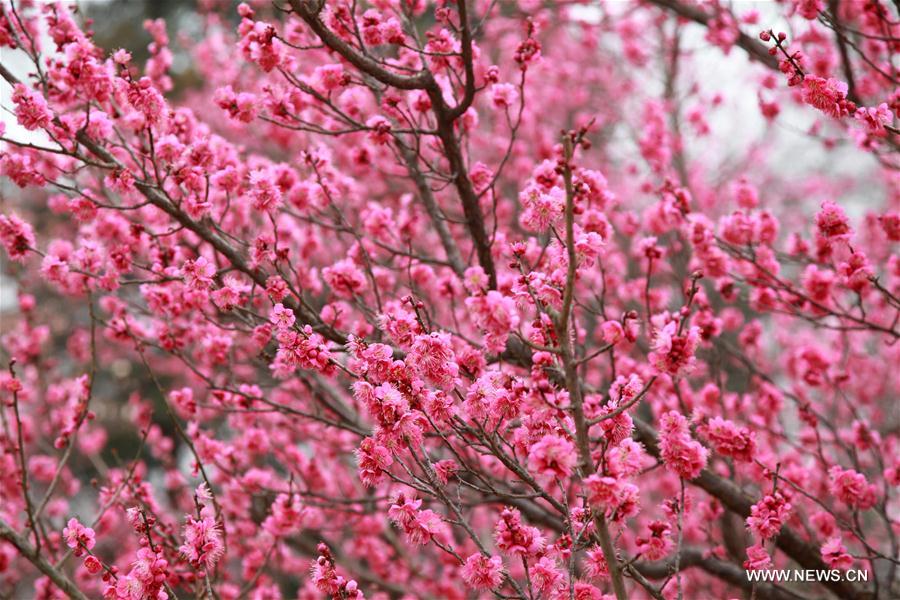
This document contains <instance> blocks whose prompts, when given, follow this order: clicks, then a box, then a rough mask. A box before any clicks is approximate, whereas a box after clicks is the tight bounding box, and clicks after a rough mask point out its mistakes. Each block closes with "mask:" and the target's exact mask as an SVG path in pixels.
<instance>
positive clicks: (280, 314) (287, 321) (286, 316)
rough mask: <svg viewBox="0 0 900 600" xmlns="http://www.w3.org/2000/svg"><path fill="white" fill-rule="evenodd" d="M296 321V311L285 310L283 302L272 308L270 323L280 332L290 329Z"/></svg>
mask: <svg viewBox="0 0 900 600" xmlns="http://www.w3.org/2000/svg"><path fill="white" fill-rule="evenodd" d="M296 320H297V317H295V316H294V311H292V310H291V309H289V308H285V306H284V305H283V304H282V303H281V302H279V303H277V304H276V305H275V306H274V307H272V313H271V316H270V317H269V321H270V322H271V323H272V324H273V325H274V326H275V328H276V329H277V330H278V331H284V330H285V329H290V328H291V327H292V326H293V325H294V322H295V321H296Z"/></svg>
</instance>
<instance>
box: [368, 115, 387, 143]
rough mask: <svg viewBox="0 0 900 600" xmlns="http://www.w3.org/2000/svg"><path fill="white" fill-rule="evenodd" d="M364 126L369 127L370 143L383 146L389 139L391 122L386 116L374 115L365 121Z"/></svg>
mask: <svg viewBox="0 0 900 600" xmlns="http://www.w3.org/2000/svg"><path fill="white" fill-rule="evenodd" d="M366 127H367V128H368V129H369V139H370V140H372V143H374V144H376V145H379V146H384V145H385V144H387V143H388V142H390V141H391V122H390V121H388V120H387V119H386V118H384V117H382V116H380V115H376V116H374V117H371V118H370V119H369V120H368V121H366Z"/></svg>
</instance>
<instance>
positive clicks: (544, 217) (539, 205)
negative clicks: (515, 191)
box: [519, 185, 566, 232]
mask: <svg viewBox="0 0 900 600" xmlns="http://www.w3.org/2000/svg"><path fill="white" fill-rule="evenodd" d="M519 202H521V203H522V206H523V207H524V209H525V210H524V211H523V212H522V217H521V219H520V221H521V223H522V227H524V228H525V229H527V230H529V231H535V232H543V231H546V230H547V228H548V227H550V226H551V225H555V224H556V223H558V222H559V221H560V220H561V219H562V216H563V212H564V211H565V208H566V194H565V192H564V191H563V190H562V189H561V188H559V187H553V188H551V189H550V190H549V191H547V192H544V191H542V190H541V189H539V188H538V187H537V186H534V185H531V186H529V187H527V188H525V190H523V191H522V192H521V193H520V194H519Z"/></svg>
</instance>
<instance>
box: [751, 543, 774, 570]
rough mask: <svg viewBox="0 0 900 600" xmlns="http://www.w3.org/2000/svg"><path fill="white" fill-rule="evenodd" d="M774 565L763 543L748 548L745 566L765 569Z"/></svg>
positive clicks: (752, 568) (753, 568)
mask: <svg viewBox="0 0 900 600" xmlns="http://www.w3.org/2000/svg"><path fill="white" fill-rule="evenodd" d="M771 567H772V559H771V558H770V557H769V553H768V552H766V549H765V548H763V546H762V544H754V545H753V546H750V547H749V548H747V560H745V561H744V568H745V569H749V570H751V571H764V570H766V569H769V568H771Z"/></svg>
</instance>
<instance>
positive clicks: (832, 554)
mask: <svg viewBox="0 0 900 600" xmlns="http://www.w3.org/2000/svg"><path fill="white" fill-rule="evenodd" d="M821 553H822V560H824V561H825V563H826V564H827V565H828V566H829V567H831V568H832V569H841V570H847V569H849V568H850V567H852V566H853V557H852V556H850V555H849V554H848V553H847V548H845V547H844V544H843V542H841V538H840V537H833V538H831V539H829V540H828V541H827V542H825V543H824V544H822V550H821Z"/></svg>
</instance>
